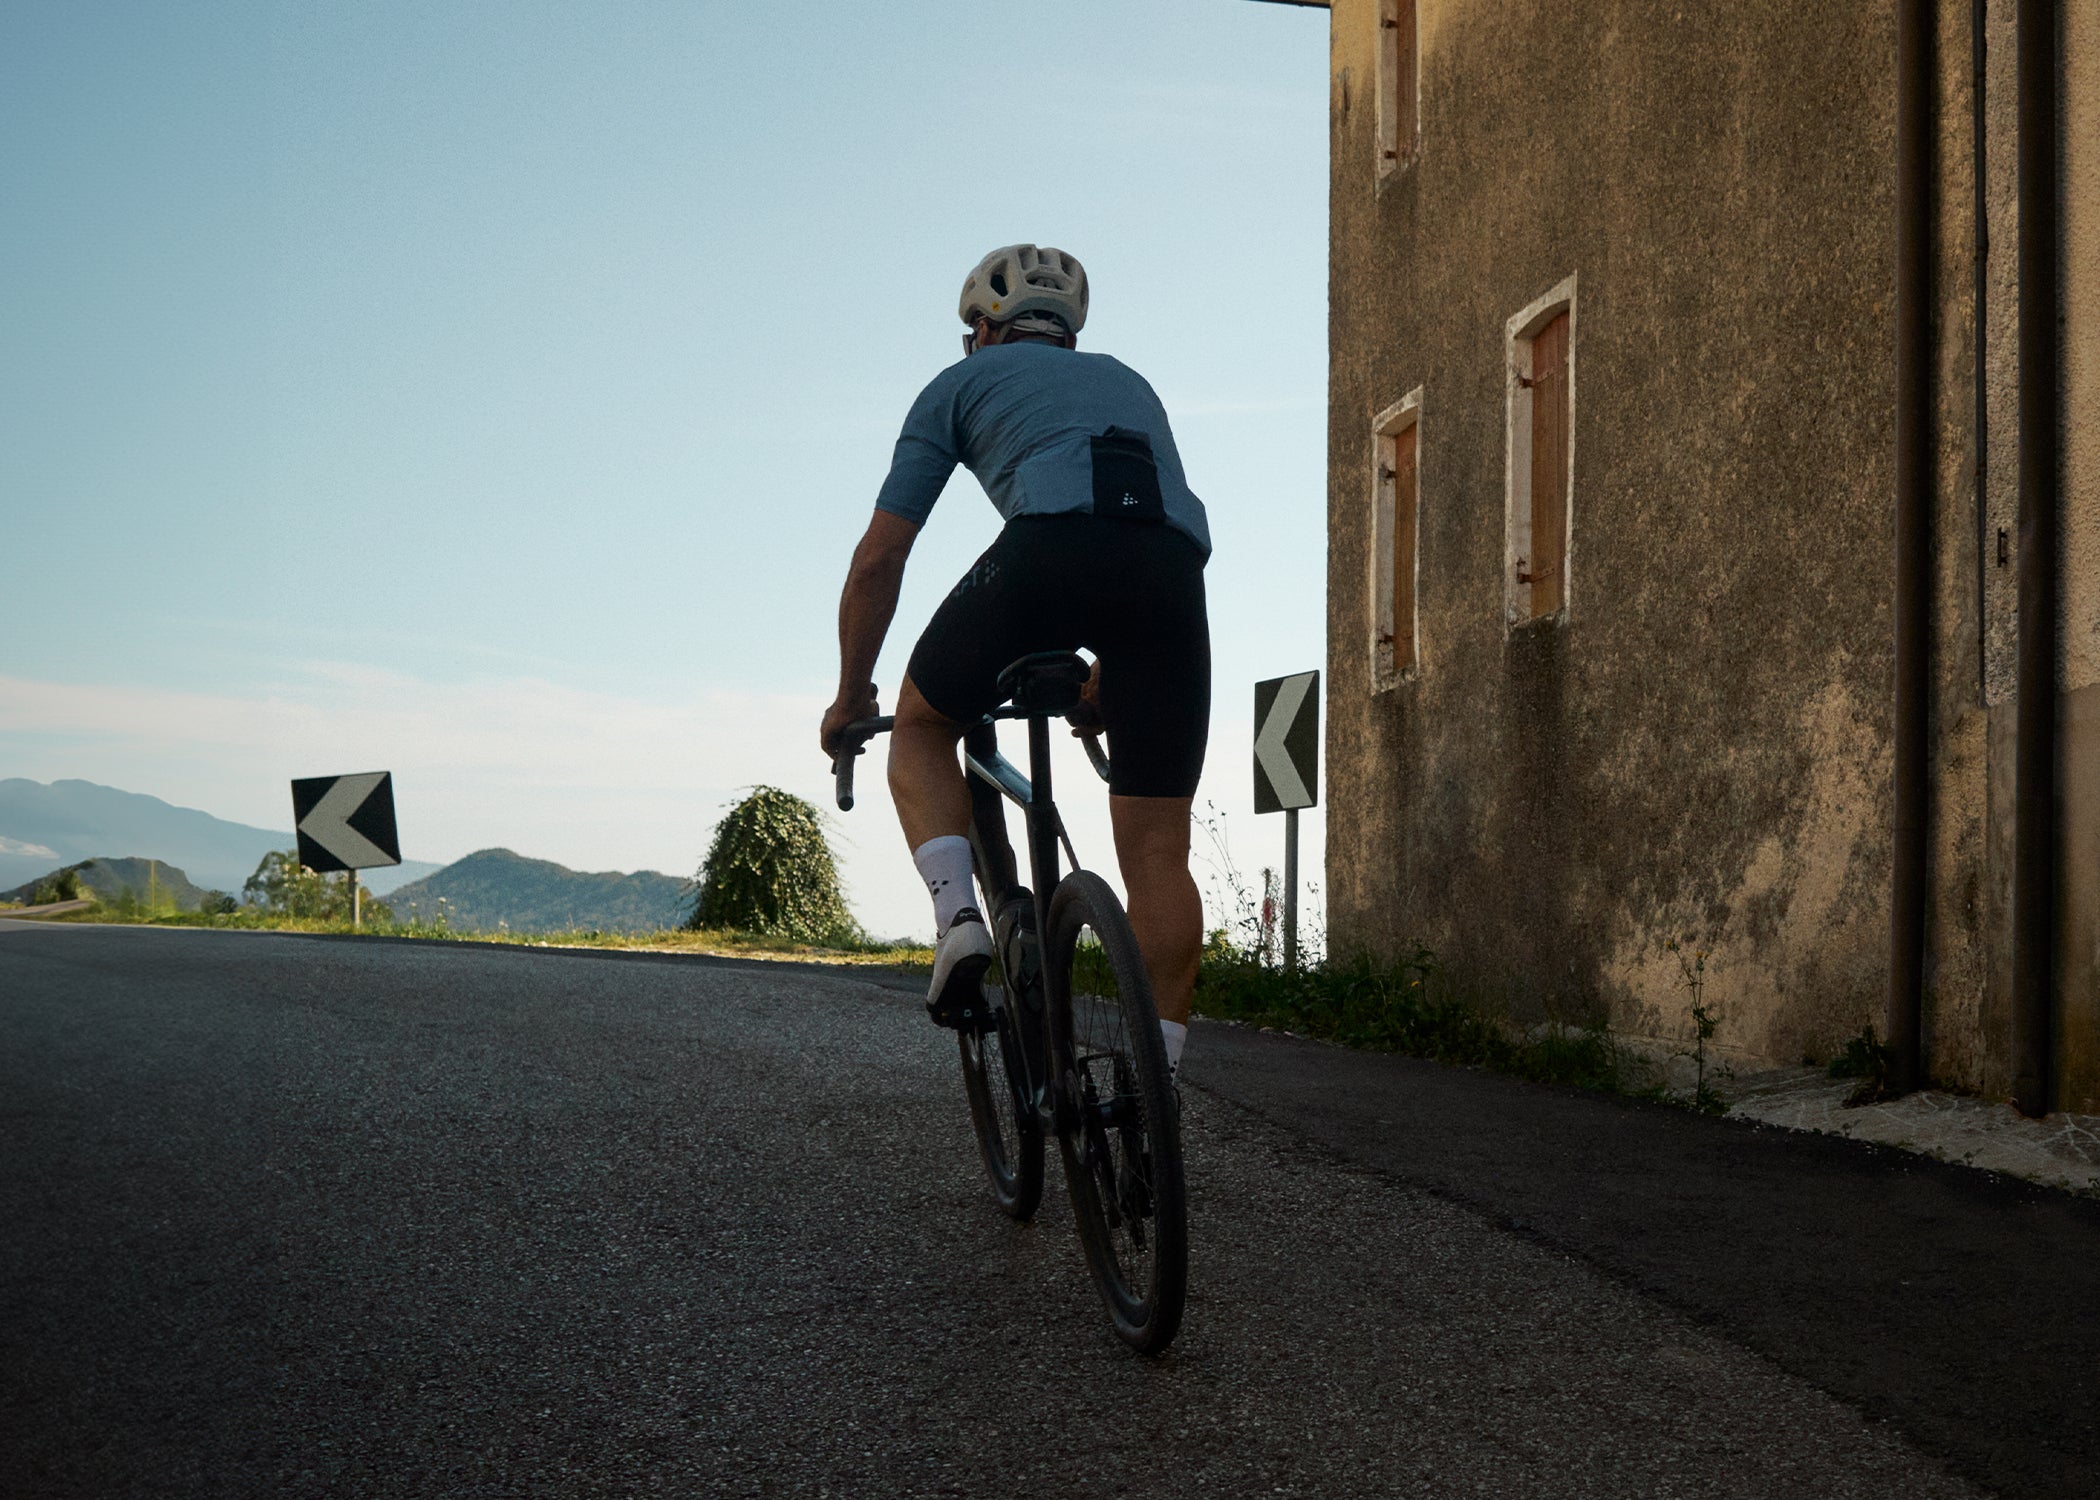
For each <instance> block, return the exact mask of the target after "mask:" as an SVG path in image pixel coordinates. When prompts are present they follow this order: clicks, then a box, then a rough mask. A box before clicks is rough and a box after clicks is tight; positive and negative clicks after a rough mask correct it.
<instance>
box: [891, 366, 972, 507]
mask: <svg viewBox="0 0 2100 1500" xmlns="http://www.w3.org/2000/svg"><path fill="white" fill-rule="evenodd" d="M949 386H950V382H949V381H948V380H947V379H945V378H944V377H943V376H935V377H934V379H933V382H932V384H930V385H928V386H927V387H926V389H925V390H923V391H921V392H919V399H918V400H916V401H914V402H912V404H911V411H910V413H909V414H908V415H907V416H906V417H905V419H904V430H903V431H902V432H901V433H899V434H898V435H897V448H896V451H895V452H894V453H893V454H892V455H891V456H890V472H889V477H888V478H886V479H884V480H883V481H882V490H881V493H879V494H878V495H876V497H875V508H876V509H877V510H886V511H888V512H889V513H890V514H891V515H894V516H902V517H904V519H905V520H907V521H910V522H911V523H912V524H913V525H915V526H923V525H925V524H926V518H927V516H929V515H931V514H932V513H933V502H934V501H936V500H938V499H940V498H941V491H942V490H943V489H945V488H946V487H947V484H948V476H949V475H951V474H953V473H954V472H955V466H956V465H957V464H958V463H960V462H962V451H961V443H960V441H959V440H958V437H957V434H956V431H955V403H954V397H953V395H952V393H951V391H950V389H949Z"/></svg>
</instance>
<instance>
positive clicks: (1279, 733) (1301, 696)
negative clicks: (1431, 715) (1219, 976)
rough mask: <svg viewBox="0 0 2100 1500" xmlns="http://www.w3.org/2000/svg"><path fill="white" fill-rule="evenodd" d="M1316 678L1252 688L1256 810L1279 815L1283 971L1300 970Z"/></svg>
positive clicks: (1316, 738) (1306, 675)
mask: <svg viewBox="0 0 2100 1500" xmlns="http://www.w3.org/2000/svg"><path fill="white" fill-rule="evenodd" d="M1319 785H1320V674H1319V673H1318V672H1299V673H1297V674H1296V675H1294V676H1291V677H1272V678H1270V679H1269V680H1268V681H1267V682H1257V683H1256V684H1254V810H1255V811H1256V812H1258V813H1267V812H1280V813H1282V814H1283V966H1284V967H1285V968H1286V969H1295V968H1297V967H1298V809H1299V808H1301V807H1312V806H1313V805H1315V804H1316V803H1317V802H1318V801H1319V795H1318V788H1319Z"/></svg>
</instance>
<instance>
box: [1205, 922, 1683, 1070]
mask: <svg viewBox="0 0 2100 1500" xmlns="http://www.w3.org/2000/svg"><path fill="white" fill-rule="evenodd" d="M1195 1009H1196V1013H1197V1014H1198V1015H1204V1016H1211V1017H1215V1018H1217V1019H1219V1020H1227V1021H1240V1022H1244V1023H1246V1024H1249V1025H1254V1026H1262V1027H1267V1028H1272V1029H1275V1030H1279V1031H1290V1032H1295V1033H1298V1034H1299V1035H1302V1036H1309V1037H1316V1038H1318V1039H1319V1040H1321V1041H1329V1042H1337V1043H1339V1044H1341V1045H1342V1046H1345V1047H1360V1048H1365V1049H1369V1050H1372V1051H1379V1052H1400V1053H1405V1054H1406V1055H1407V1056H1409V1057H1422V1058H1428V1059H1431V1060H1432V1061H1436V1062H1446V1063H1456V1064H1459V1065H1461V1066H1464V1067H1475V1068H1487V1069H1491V1070H1492V1071H1494V1072H1497V1073H1506V1074H1508V1075H1510V1076H1511V1077H1513V1078H1522V1079H1527V1080H1529V1081H1531V1082H1534V1083H1557V1084H1569V1085H1573V1086H1574V1087H1577V1088H1587V1089H1600V1090H1603V1091H1606V1092H1609V1093H1615V1094H1628V1095H1635V1096H1640V1097H1648V1098H1665V1099H1666V1098H1669V1097H1670V1096H1669V1095H1667V1094H1666V1093H1664V1092H1663V1091H1662V1090H1661V1089H1660V1088H1659V1087H1658V1086H1657V1085H1656V1084H1655V1083H1654V1082H1653V1080H1652V1068H1651V1067H1650V1065H1649V1064H1648V1062H1647V1061H1646V1059H1644V1058H1642V1057H1640V1056H1639V1055H1637V1054H1635V1053H1633V1052H1630V1051H1629V1050H1628V1049H1626V1048H1624V1047H1621V1046H1620V1045H1619V1044H1618V1043H1617V1042H1616V1041H1615V1040H1614V1039H1613V1038H1612V1035H1611V1033H1610V1032H1609V1031H1607V1030H1606V1029H1605V1028H1604V1026H1603V1025H1602V1024H1601V1023H1592V1024H1588V1025H1570V1024H1567V1023H1565V1022H1561V1021H1557V1020H1550V1019H1549V1020H1547V1021H1545V1022H1542V1023H1541V1024H1538V1025H1535V1026H1528V1027H1527V1026H1519V1025H1517V1024H1515V1023H1514V1022H1512V1021H1510V1020H1509V1019H1507V1018H1506V1017H1503V1016H1500V1015H1497V1014H1494V1013H1492V1012H1491V1011H1490V1010H1489V1009H1488V1008H1487V1007H1485V1006H1483V1005H1481V1004H1479V1003H1478V1002H1476V1001H1473V1000H1471V999H1469V998H1468V997H1467V996H1466V995H1464V994H1463V993H1462V992H1461V990H1460V989H1459V987H1458V986H1457V985H1456V984H1455V983H1454V982H1453V981H1452V980H1451V978H1450V976H1449V975H1447V974H1446V973H1445V972H1444V971H1443V969H1442V968H1441V967H1440V966H1439V965H1438V963H1437V961H1436V956H1435V955H1434V954H1432V953H1431V952H1430V951H1429V950H1428V949H1427V948H1422V947H1417V948H1416V949H1415V950H1414V952H1413V953H1412V954H1410V955H1409V956H1408V957H1406V958H1402V959H1398V960H1385V959H1376V958H1368V957H1364V958H1356V959H1352V960H1346V961H1339V962H1336V961H1329V962H1325V963H1317V964H1309V965H1306V966H1304V967H1302V968H1300V969H1298V970H1296V971H1295V972H1286V971H1284V970H1283V969H1280V968H1277V967H1275V966H1273V965H1270V964H1265V963H1263V962H1261V961H1260V959H1259V958H1258V957H1257V956H1256V955H1254V954H1252V953H1249V952H1248V951H1246V950H1244V949H1240V948H1236V947H1234V946H1232V945H1231V944H1229V943H1228V942H1226V941H1225V940H1224V938H1223V935H1222V934H1219V935H1215V936H1213V938H1212V941H1211V943H1210V945H1209V947H1208V948H1206V949H1205V951H1204V955H1203V963H1202V967H1201V968H1200V969H1199V970H1198V972H1197V978H1196V1004H1195Z"/></svg>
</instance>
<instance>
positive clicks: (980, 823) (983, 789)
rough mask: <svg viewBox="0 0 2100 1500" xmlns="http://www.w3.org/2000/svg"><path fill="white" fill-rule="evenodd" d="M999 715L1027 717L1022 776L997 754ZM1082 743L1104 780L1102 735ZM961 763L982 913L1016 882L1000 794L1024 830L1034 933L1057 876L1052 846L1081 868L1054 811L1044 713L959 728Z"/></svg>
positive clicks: (1042, 924) (1042, 922)
mask: <svg viewBox="0 0 2100 1500" xmlns="http://www.w3.org/2000/svg"><path fill="white" fill-rule="evenodd" d="M1001 719H1026V720H1027V724H1028V774H1027V775H1026V776H1023V775H1022V774H1021V772H1020V769H1019V768H1018V767H1017V766H1015V765H1014V764H1013V762H1011V761H1009V760H1008V759H1007V758H1006V757H1005V756H1003V755H1001V754H1000V753H999V744H998V721H999V720H1001ZM1083 742H1084V744H1085V745H1086V752H1087V759H1088V760H1090V761H1092V762H1093V766H1094V770H1095V772H1096V773H1097V774H1098V775H1099V776H1100V777H1101V779H1102V780H1103V781H1106V780H1108V759H1107V757H1106V756H1104V755H1103V754H1102V753H1101V742H1100V740H1099V739H1098V738H1096V737H1095V736H1093V735H1086V736H1083ZM963 764H964V766H965V767H966V768H967V771H968V774H969V779H970V814H971V816H970V825H971V829H970V831H971V843H972V845H973V846H974V847H975V849H976V853H977V859H978V868H979V869H980V870H981V871H982V872H983V874H984V877H985V883H986V886H987V889H986V891H985V897H986V899H987V900H988V901H989V902H990V903H991V906H992V911H991V912H988V913H986V915H987V916H988V917H989V916H991V915H994V914H996V913H997V912H998V911H999V910H1000V909H1002V908H1003V907H1004V906H1005V905H1006V903H1007V901H1008V900H1009V899H1011V897H1012V895H1013V893H1014V891H1015V889H1016V887H1017V886H1018V885H1019V883H1020V882H1019V878H1018V875H1019V872H1018V871H1017V870H1016V868H1015V862H1014V851H1013V843H1012V841H1011V840H1010V839H1009V838H1008V837H1007V832H1006V810H1005V808H1004V807H1003V806H1001V802H1002V799H1003V800H1004V801H1007V802H1012V803H1014V804H1016V805H1017V806H1018V807H1019V808H1020V809H1021V814H1022V820H1023V822H1024V824H1025V826H1026V828H1027V841H1028V878H1029V881H1030V882H1031V895H1032V896H1033V898H1034V903H1035V924H1036V931H1037V932H1042V931H1044V930H1045V929H1046V928H1047V927H1048V925H1049V920H1050V895H1051V892H1052V891H1054V890H1055V889H1056V888H1057V882H1058V880H1059V878H1060V872H1059V866H1058V858H1057V856H1058V851H1059V850H1060V849H1062V850H1063V851H1064V855H1065V858H1066V859H1068V860H1069V861H1070V862H1071V867H1072V868H1073V869H1075V870H1076V869H1078V868H1079V855H1078V853H1077V852H1076V851H1075V850H1074V849H1073V848H1072V840H1071V838H1070V837H1069V836H1068V835H1067V834H1066V833H1065V825H1064V819H1063V818H1061V817H1060V816H1059V815H1058V811H1057V802H1056V800H1055V799H1054V798H1053V797H1052V795H1051V785H1050V720H1049V717H1048V716H1047V715H1044V714H1026V713H1024V712H1023V711H1022V710H1020V709H1014V708H1006V709H1001V710H999V711H998V712H997V713H994V714H992V715H990V716H988V717H987V718H984V719H982V720H980V721H979V722H978V723H976V724H974V725H972V726H971V727H970V728H969V729H968V730H967V731H965V732H964V734H963Z"/></svg>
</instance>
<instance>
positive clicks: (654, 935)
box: [49, 906, 933, 971]
mask: <svg viewBox="0 0 2100 1500" xmlns="http://www.w3.org/2000/svg"><path fill="white" fill-rule="evenodd" d="M49 920H51V921H54V922H112V921H115V922H121V923H126V924H129V925H137V926H150V927H209V928H225V929H231V930H236V931H243V932H313V933H328V934H331V935H334V936H339V937H351V936H356V937H408V938H427V939H433V940H436V941H440V942H451V943H497V944H504V945H507V946H510V947H519V948H603V949H608V950H613V951H620V952H649V953H704V954H710V955H715V956H720V957H731V958H771V959H796V960H802V961H804V962H815V963H836V964H872V965H882V966H887V967H891V968H904V969H914V968H924V969H927V970H929V971H930V970H931V969H932V967H933V950H932V949H931V948H928V947H926V946H925V945H923V944H919V943H910V942H878V941H874V940H865V941H863V940H854V941H840V942H837V943H833V944H821V943H806V942H800V941H797V940H796V939H793V938H787V937H780V936H777V935H771V934H766V933H755V932H738V931H734V930H731V929H722V928H701V929H692V928H678V929H664V930H661V931H657V932H608V931H602V930H600V929H598V928H595V927H590V928H580V929H575V930H571V931H565V932H512V931H508V930H498V931H495V932H465V931H461V930H459V929H458V928H455V927H452V926H450V925H448V924H446V923H443V922H423V921H369V920H368V921H367V922H366V923H365V924H364V926H363V927H361V928H352V927H351V925H350V922H349V919H348V918H346V917H298V916H291V915H287V914H285V913H282V912H269V911H257V910H255V909H253V908H249V909H244V910H239V911H232V912H212V913H206V912H155V913H145V912H134V913H126V912H124V911H122V910H120V909H117V908H112V907H109V906H96V907H92V908H90V909H88V910H86V911H79V912H69V913H66V914H65V915H63V916H58V917H52V918H50V919H49Z"/></svg>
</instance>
